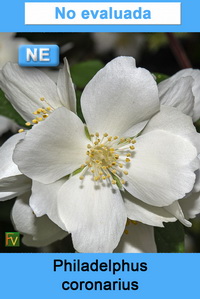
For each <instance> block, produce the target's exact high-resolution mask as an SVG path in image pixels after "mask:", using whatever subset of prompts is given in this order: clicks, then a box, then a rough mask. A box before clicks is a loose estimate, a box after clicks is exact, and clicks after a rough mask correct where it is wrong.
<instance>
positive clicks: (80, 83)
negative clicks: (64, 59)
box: [70, 60, 104, 88]
mask: <svg viewBox="0 0 200 299" xmlns="http://www.w3.org/2000/svg"><path fill="white" fill-rule="evenodd" d="M102 67H104V64H103V63H102V62H101V61H100V60H89V61H85V62H80V63H77V64H75V65H73V66H72V67H71V69H70V71H71V76H72V80H73V82H74V84H75V85H76V86H77V87H78V88H84V87H85V85H86V84H87V83H88V82H89V81H90V80H91V79H92V78H93V77H94V75H95V74H96V73H97V72H98V71H99V70H100V69H101V68H102Z"/></svg>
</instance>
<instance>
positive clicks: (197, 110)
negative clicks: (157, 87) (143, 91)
mask: <svg viewBox="0 0 200 299" xmlns="http://www.w3.org/2000/svg"><path fill="white" fill-rule="evenodd" d="M188 76H191V77H192V78H193V79H194V83H193V86H192V92H193V94H194V111H193V121H197V120H198V119H199V118H200V84H199V82H200V71H199V70H194V69H185V70H181V71H179V72H178V73H176V74H175V75H173V76H172V77H170V78H169V79H167V80H169V81H170V82H172V81H175V80H177V79H179V78H182V77H188ZM163 82H164V81H163Z"/></svg>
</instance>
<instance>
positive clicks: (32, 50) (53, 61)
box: [18, 45, 59, 67]
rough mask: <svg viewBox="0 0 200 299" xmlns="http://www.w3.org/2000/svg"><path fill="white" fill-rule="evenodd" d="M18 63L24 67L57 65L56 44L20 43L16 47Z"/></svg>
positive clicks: (57, 52)
mask: <svg viewBox="0 0 200 299" xmlns="http://www.w3.org/2000/svg"><path fill="white" fill-rule="evenodd" d="M18 63H19V65H20V66H24V67H29V66H30V67H32V66H39V67H49V66H58V65H59V47H58V46H57V45H22V46H20V47H19V48H18Z"/></svg>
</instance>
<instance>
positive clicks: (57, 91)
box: [0, 59, 76, 201]
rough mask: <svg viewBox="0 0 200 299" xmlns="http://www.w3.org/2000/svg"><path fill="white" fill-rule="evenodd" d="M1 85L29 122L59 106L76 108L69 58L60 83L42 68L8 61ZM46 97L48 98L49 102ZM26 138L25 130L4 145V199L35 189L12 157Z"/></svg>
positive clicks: (0, 187) (0, 169) (0, 152)
mask: <svg viewBox="0 0 200 299" xmlns="http://www.w3.org/2000/svg"><path fill="white" fill-rule="evenodd" d="M35 87H37V88H35ZM0 88H1V89H2V90H4V92H5V94H6V96H7V98H8V99H9V100H10V102H11V104H13V106H14V107H15V109H16V110H17V111H18V112H19V113H20V114H21V116H22V117H23V118H24V119H25V120H26V121H27V123H26V124H27V125H31V124H34V123H37V122H39V121H40V119H43V120H44V119H45V117H46V116H48V114H51V113H52V112H53V111H54V110H55V109H56V108H57V107H61V106H64V107H67V108H68V109H71V110H72V111H75V110H76V103H75V91H74V87H73V83H72V80H71V77H70V74H69V67H68V63H67V61H66V59H65V60H64V68H63V69H61V70H60V71H59V74H58V80H57V85H56V84H55V83H54V82H53V81H52V80H51V79H50V78H49V77H48V76H47V75H46V74H45V73H43V72H42V71H40V70H37V69H23V68H20V67H19V66H18V65H17V64H13V63H7V64H6V65H5V66H4V68H3V69H2V71H1V72H0ZM38 92H39V95H40V96H38ZM44 96H45V97H46V98H47V99H48V105H47V103H46V102H45V99H44ZM41 106H42V107H43V108H41ZM38 109H39V110H40V111H41V110H42V111H41V112H40V115H39V116H40V117H36V115H37V114H36V113H37V112H36V110H38ZM45 109H46V110H45ZM23 138H24V133H20V134H16V135H14V136H13V137H11V138H10V139H9V140H8V141H6V142H5V143H4V144H3V146H2V147H1V148H0V157H1V159H0V200H1V201H2V200H7V199H11V198H14V197H16V196H18V195H21V194H22V193H23V192H26V191H27V190H28V188H29V189H30V188H31V180H30V179H28V178H27V177H25V176H24V175H22V173H21V172H20V171H19V169H18V167H17V165H16V164H15V163H14V162H13V159H12V155H13V150H14V148H15V146H16V144H17V143H18V142H19V141H20V140H21V139H23Z"/></svg>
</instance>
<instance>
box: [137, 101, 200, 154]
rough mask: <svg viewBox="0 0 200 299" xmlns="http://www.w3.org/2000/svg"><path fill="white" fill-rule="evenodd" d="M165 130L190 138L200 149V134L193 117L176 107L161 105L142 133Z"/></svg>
mask: <svg viewBox="0 0 200 299" xmlns="http://www.w3.org/2000/svg"><path fill="white" fill-rule="evenodd" d="M157 129H160V130H164V131H167V132H170V133H173V134H176V135H179V136H182V137H184V138H187V139H188V140H190V141H191V142H192V143H193V144H194V145H195V146H196V148H197V149H198V151H199V150H200V134H198V133H197V132H196V129H195V127H194V125H193V122H192V119H191V117H189V116H187V115H185V114H183V113H181V112H180V111H178V109H176V108H174V107H168V106H161V108H160V111H159V112H158V113H157V114H155V115H154V116H153V117H152V119H151V120H150V121H149V122H148V124H147V126H146V127H145V129H144V131H143V132H142V134H146V133H148V132H151V131H153V130H157Z"/></svg>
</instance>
